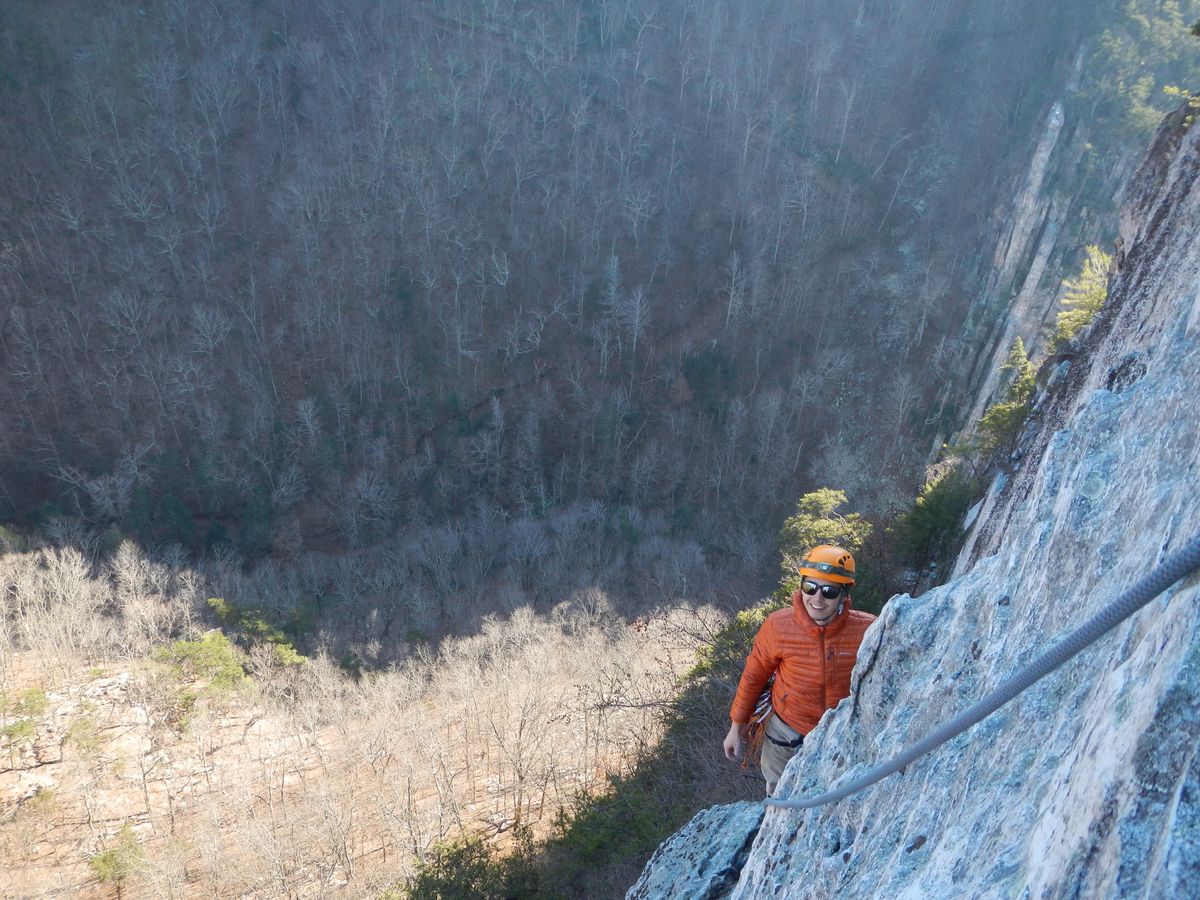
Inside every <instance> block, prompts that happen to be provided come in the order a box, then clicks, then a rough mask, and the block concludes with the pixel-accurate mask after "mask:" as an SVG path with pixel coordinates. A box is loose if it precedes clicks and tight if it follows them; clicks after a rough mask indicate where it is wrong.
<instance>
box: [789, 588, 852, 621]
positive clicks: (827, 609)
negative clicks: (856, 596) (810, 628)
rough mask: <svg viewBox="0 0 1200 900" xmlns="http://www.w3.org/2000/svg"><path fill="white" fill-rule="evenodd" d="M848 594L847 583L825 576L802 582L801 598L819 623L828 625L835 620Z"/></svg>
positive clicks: (811, 615) (812, 616) (814, 619)
mask: <svg viewBox="0 0 1200 900" xmlns="http://www.w3.org/2000/svg"><path fill="white" fill-rule="evenodd" d="M810 591H811V593H809V592H810ZM831 595H832V596H831ZM846 596H847V594H846V585H844V584H838V583H836V582H833V581H826V580H825V579H823V578H805V579H804V581H802V582H801V583H800V600H801V602H802V603H803V604H804V609H805V610H807V612H808V614H809V616H810V617H811V618H812V620H813V621H814V622H816V623H817V624H818V625H828V624H829V623H830V622H832V621H833V620H834V618H835V617H836V616H837V614H838V613H839V612H841V609H842V603H843V602H845V600H846Z"/></svg>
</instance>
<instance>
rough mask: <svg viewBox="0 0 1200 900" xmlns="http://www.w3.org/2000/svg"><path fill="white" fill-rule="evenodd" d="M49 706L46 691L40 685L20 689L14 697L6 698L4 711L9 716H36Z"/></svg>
mask: <svg viewBox="0 0 1200 900" xmlns="http://www.w3.org/2000/svg"><path fill="white" fill-rule="evenodd" d="M49 706H50V699H49V698H48V697H47V696H46V691H45V690H44V689H42V688H40V687H35V688H28V689H27V690H24V691H21V693H20V694H18V695H17V696H16V697H15V698H14V699H12V700H6V702H5V703H4V712H5V713H6V714H7V715H10V716H38V715H41V714H42V713H44V712H45V711H46V709H47V708H48V707H49Z"/></svg>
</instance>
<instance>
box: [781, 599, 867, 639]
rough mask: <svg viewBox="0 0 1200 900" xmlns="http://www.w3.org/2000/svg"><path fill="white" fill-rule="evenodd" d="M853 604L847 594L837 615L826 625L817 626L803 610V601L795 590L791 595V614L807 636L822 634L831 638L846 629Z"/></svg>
mask: <svg viewBox="0 0 1200 900" xmlns="http://www.w3.org/2000/svg"><path fill="white" fill-rule="evenodd" d="M852 605H853V604H852V603H851V601H850V595H849V594H847V595H846V596H845V599H843V600H842V608H841V609H840V610H838V614H837V615H836V616H834V617H833V619H832V620H831V621H830V622H829V623H828V624H826V625H818V624H817V623H816V622H814V621H813V617H812V616H810V615H809V614H808V610H807V609H805V608H804V601H803V600H802V599H800V591H799V589H797V590H796V591H794V592H793V593H792V614H793V615H795V617H796V622H797V623H799V625H800V627H801V628H803V629H804V630H805V631H806V632H807V633H808V634H810V635H812V636H813V637H817V636H819V635H821V634H822V633H823V634H824V635H825V636H826V637H832V636H833V635H835V634H837V633H838V632H839V631H841V630H842V629H843V628H845V627H846V622H848V621H849V619H850V607H851V606H852Z"/></svg>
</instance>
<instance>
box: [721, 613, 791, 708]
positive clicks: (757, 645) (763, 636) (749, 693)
mask: <svg viewBox="0 0 1200 900" xmlns="http://www.w3.org/2000/svg"><path fill="white" fill-rule="evenodd" d="M774 632H775V629H774V627H773V626H772V625H771V620H770V619H767V621H765V622H763V624H762V627H761V628H759V629H758V634H757V635H755V636H754V646H753V647H752V648H751V649H750V655H749V656H747V657H746V665H745V668H743V669H742V678H741V680H740V681H739V682H738V689H737V693H736V694H735V695H734V698H733V706H731V707H730V708H729V719H730V721H732V722H734V723H736V724H738V725H744V724H746V723H747V722H749V721H750V717H751V716H752V715H754V706H755V703H757V702H758V697H759V695H760V694H762V692H763V688H765V687H766V686H767V682H768V681H769V680H770V678H771V675H772V673H774V671H775V670H776V669H777V668H778V667H779V656H778V654H777V652H776V650H775V634H774Z"/></svg>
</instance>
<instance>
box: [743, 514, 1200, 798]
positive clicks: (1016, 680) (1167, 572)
mask: <svg viewBox="0 0 1200 900" xmlns="http://www.w3.org/2000/svg"><path fill="white" fill-rule="evenodd" d="M1197 568H1200V535H1197V536H1196V537H1194V538H1192V540H1191V541H1190V542H1188V543H1187V544H1186V545H1185V546H1184V547H1183V549H1181V550H1180V551H1179V552H1177V553H1175V554H1174V555H1173V556H1171V557H1169V558H1168V559H1166V560H1165V561H1164V562H1163V563H1161V564H1160V565H1159V566H1158V567H1157V568H1156V569H1154V570H1152V571H1151V572H1150V573H1149V574H1148V575H1146V576H1145V577H1144V578H1142V579H1141V580H1140V581H1138V582H1137V583H1136V584H1135V585H1134V586H1133V587H1132V588H1130V589H1129V591H1127V592H1126V593H1125V594H1124V595H1123V596H1122V597H1121V598H1120V599H1118V600H1115V601H1113V602H1112V603H1110V604H1109V605H1108V606H1106V607H1105V608H1104V609H1102V610H1101V611H1100V612H1098V613H1097V614H1096V615H1095V616H1093V617H1092V618H1091V619H1089V620H1088V621H1087V622H1085V623H1084V624H1083V625H1081V626H1079V627H1078V628H1077V629H1075V630H1074V631H1073V632H1071V633H1070V634H1069V635H1067V636H1066V637H1065V638H1064V639H1063V640H1062V641H1060V642H1059V643H1058V644H1056V645H1055V646H1054V647H1052V648H1051V649H1050V650H1048V651H1046V652H1045V653H1043V654H1042V655H1041V656H1040V657H1038V658H1037V659H1035V660H1034V661H1033V662H1031V663H1030V664H1029V665H1027V666H1026V667H1025V668H1023V669H1021V670H1020V671H1018V672H1017V673H1016V674H1015V675H1013V676H1012V677H1011V678H1009V679H1008V680H1007V681H1005V682H1004V683H1003V684H1001V685H1000V686H999V687H997V688H996V689H995V690H994V691H992V692H991V693H990V694H988V695H987V696H986V697H984V698H983V699H982V700H980V701H978V702H977V703H976V704H975V705H974V706H971V707H970V708H969V709H966V710H964V711H963V712H961V713H959V714H958V715H957V716H955V717H954V718H953V719H951V720H950V721H949V722H947V723H946V724H945V725H943V726H942V727H941V728H939V729H937V730H936V731H934V732H933V733H932V734H929V735H927V736H926V737H924V738H923V739H921V740H920V741H918V742H917V743H915V744H913V745H912V746H911V747H909V748H908V749H907V750H904V751H903V752H901V753H900V754H899V755H897V756H895V757H894V758H892V759H891V760H889V761H888V762H886V763H883V764H882V765H878V766H875V768H873V769H871V770H870V771H868V772H867V773H866V774H864V775H862V776H860V777H859V778H856V779H854V780H853V781H851V782H850V783H849V784H846V785H843V786H842V787H840V788H837V789H836V790H832V791H826V792H825V793H824V794H820V795H818V796H816V797H811V798H809V799H806V800H781V799H777V798H775V797H768V798H767V799H766V800H765V801H764V802H765V803H766V804H767V806H775V807H779V808H781V809H811V808H813V807H815V806H824V805H825V804H827V803H835V802H837V801H838V800H841V799H843V798H845V797H849V796H850V795H851V794H855V793H858V792H859V791H861V790H862V789H863V788H866V787H870V786H871V785H873V784H874V783H875V782H877V781H881V780H883V779H884V778H886V777H887V776H889V775H891V774H892V773H893V772H897V771H899V770H900V769H903V768H904V767H905V766H907V765H908V764H909V763H911V762H913V761H914V760H916V759H918V758H920V757H922V756H924V755H925V754H926V753H928V752H929V751H931V750H934V749H936V748H937V747H940V746H941V745H942V744H944V743H946V741H948V740H950V739H951V738H953V737H956V736H957V735H959V734H961V733H962V732H964V731H966V730H967V729H968V728H970V727H971V726H972V725H975V724H976V723H978V722H980V721H981V720H983V719H985V718H987V717H988V716H990V715H991V714H992V713H994V712H995V711H996V710H997V709H999V708H1000V707H1001V706H1003V705H1004V704H1005V703H1007V702H1008V701H1009V700H1011V699H1013V698H1014V697H1015V696H1017V694H1019V693H1021V692H1022V691H1023V690H1025V689H1026V688H1027V687H1029V686H1030V685H1032V684H1033V683H1034V682H1036V681H1038V680H1039V679H1041V678H1043V677H1045V676H1046V675H1048V674H1050V673H1051V672H1053V671H1054V670H1055V669H1057V668H1059V667H1060V666H1062V665H1063V664H1064V663H1066V662H1067V661H1068V660H1070V659H1071V658H1072V657H1074V656H1075V655H1077V654H1078V653H1079V652H1080V651H1082V650H1083V649H1085V648H1086V647H1088V646H1089V645H1091V644H1092V643H1094V642H1095V641H1096V640H1098V639H1099V638H1100V637H1101V636H1102V635H1103V634H1105V633H1106V632H1108V631H1110V630H1112V629H1113V628H1115V627H1116V626H1117V625H1119V624H1120V623H1121V622H1123V621H1125V620H1126V619H1128V618H1129V617H1130V616H1132V615H1133V614H1134V613H1135V612H1137V611H1138V610H1139V609H1141V608H1142V607H1143V606H1145V605H1146V604H1147V603H1149V602H1150V601H1151V600H1153V599H1154V598H1155V597H1157V596H1158V595H1159V594H1161V593H1162V592H1163V591H1165V590H1166V589H1167V588H1169V587H1170V586H1171V585H1173V584H1174V583H1175V582H1177V581H1179V580H1180V579H1181V578H1183V577H1185V576H1187V575H1190V574H1191V573H1192V572H1194V571H1195V570H1196V569H1197Z"/></svg>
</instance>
